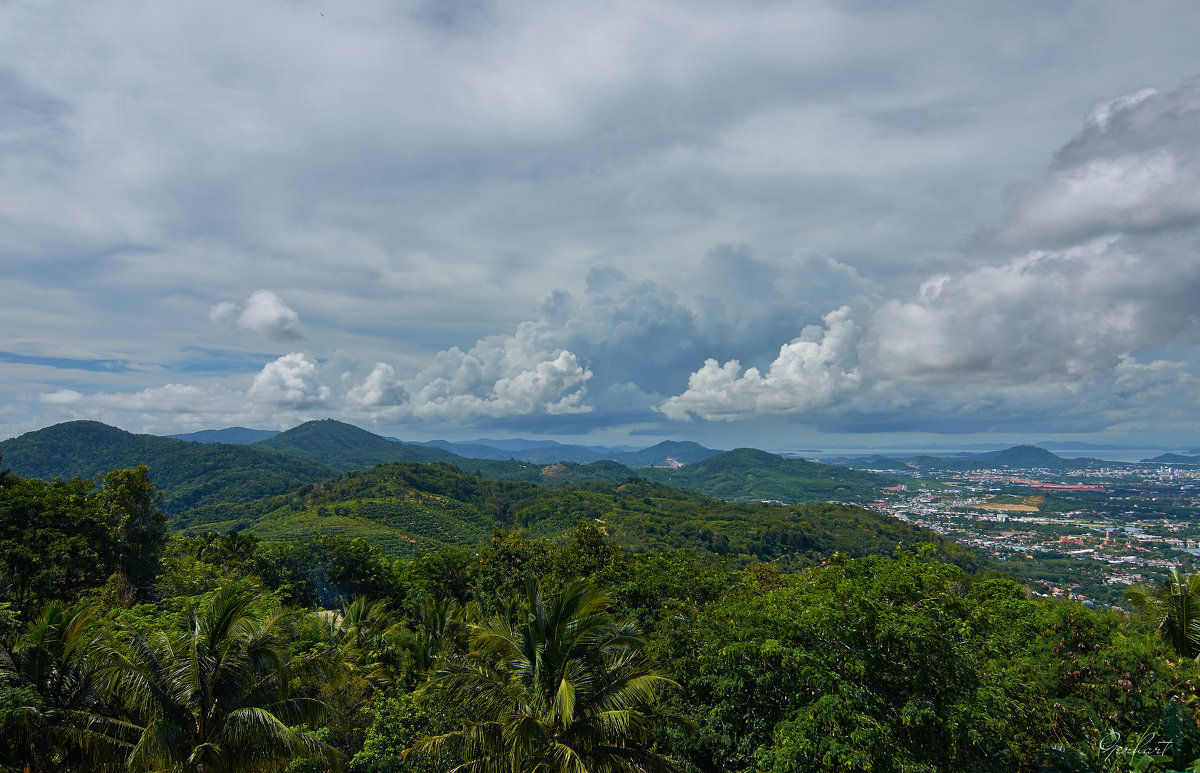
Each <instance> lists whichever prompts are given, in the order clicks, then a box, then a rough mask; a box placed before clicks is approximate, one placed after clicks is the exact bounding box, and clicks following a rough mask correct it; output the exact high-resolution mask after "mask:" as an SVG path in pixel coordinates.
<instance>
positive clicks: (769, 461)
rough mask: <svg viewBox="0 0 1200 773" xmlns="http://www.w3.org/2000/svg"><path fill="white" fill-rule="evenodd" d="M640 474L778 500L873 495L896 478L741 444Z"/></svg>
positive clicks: (729, 494)
mask: <svg viewBox="0 0 1200 773" xmlns="http://www.w3.org/2000/svg"><path fill="white" fill-rule="evenodd" d="M638 474H639V475H642V476H643V477H646V478H649V479H651V480H655V481H659V482H661V483H666V484H668V485H671V486H675V487H678V488H686V489H692V490H693V491H698V492H700V493H702V494H707V495H708V496H711V497H716V498H718V499H724V500H727V501H730V502H751V501H757V500H777V501H780V502H785V503H789V504H797V503H802V502H834V501H838V502H848V501H865V500H869V499H872V498H874V496H875V494H876V492H878V490H879V488H880V487H881V486H887V485H893V484H894V483H895V482H896V481H895V480H894V479H893V478H890V477H887V476H884V475H877V474H874V473H869V472H862V471H859V470H850V469H846V468H844V467H835V466H832V465H828V464H816V463H814V462H809V461H805V460H803V459H787V458H785V457H782V456H778V455H776V454H770V453H767V452H766V451H759V450H757V449H754V448H738V449H735V450H733V451H727V452H726V453H723V454H719V455H717V456H714V457H711V458H709V459H705V460H704V461H702V462H697V463H696V464H692V465H688V466H687V467H680V468H678V469H641V470H638Z"/></svg>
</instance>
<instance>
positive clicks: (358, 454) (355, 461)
mask: <svg viewBox="0 0 1200 773" xmlns="http://www.w3.org/2000/svg"><path fill="white" fill-rule="evenodd" d="M252 447H254V448H265V449H271V450H273V451H278V452H280V453H285V454H291V455H293V456H299V457H301V458H304V459H312V460H313V461H317V462H321V463H322V464H327V465H330V466H331V467H336V468H338V469H339V470H342V471H349V470H357V469H360V468H363V467H371V466H373V465H376V464H388V463H391V462H448V461H462V457H460V456H458V455H457V454H453V453H450V452H449V451H443V450H442V449H440V448H429V447H427V446H422V445H415V444H408V443H399V442H396V441H394V440H388V439H387V438H382V437H380V436H379V435H374V434H372V433H370V432H367V431H366V430H365V429H360V428H358V427H356V426H354V425H353V424H346V423H344V422H340V421H336V420H334V419H321V420H319V421H309V422H305V423H304V424H301V425H300V426H298V427H292V428H291V429H289V430H287V431H286V432H280V433H279V434H278V435H275V436H274V437H270V438H267V439H266V440H260V441H258V442H256V443H254V444H253V446H252Z"/></svg>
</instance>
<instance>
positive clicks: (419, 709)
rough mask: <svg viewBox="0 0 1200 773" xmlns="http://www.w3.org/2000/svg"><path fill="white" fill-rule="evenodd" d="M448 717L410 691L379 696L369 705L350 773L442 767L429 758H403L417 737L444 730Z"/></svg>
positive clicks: (432, 772) (426, 772)
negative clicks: (368, 719)
mask: <svg viewBox="0 0 1200 773" xmlns="http://www.w3.org/2000/svg"><path fill="white" fill-rule="evenodd" d="M447 723H448V719H447V718H446V717H444V716H442V715H439V714H438V713H436V712H435V710H434V709H433V708H432V707H430V706H426V705H422V704H418V703H417V702H416V701H414V700H413V696H412V695H411V694H410V693H393V694H388V695H383V696H379V697H378V698H376V700H375V701H374V703H373V704H372V706H371V726H370V727H369V728H368V729H367V733H366V739H365V740H364V742H363V747H362V751H360V752H358V753H357V754H356V755H354V759H353V760H351V761H350V771H351V773H409V772H410V771H411V773H437V772H438V771H441V770H444V767H442V766H441V765H438V764H436V763H435V762H432V761H429V760H416V759H411V760H402V759H401V758H400V755H401V754H402V753H403V752H404V750H405V749H408V748H409V747H410V746H412V745H413V743H414V742H416V740H417V739H418V738H421V737H423V736H429V735H434V734H437V733H442V732H445V731H446V730H447V729H449V726H448V724H447Z"/></svg>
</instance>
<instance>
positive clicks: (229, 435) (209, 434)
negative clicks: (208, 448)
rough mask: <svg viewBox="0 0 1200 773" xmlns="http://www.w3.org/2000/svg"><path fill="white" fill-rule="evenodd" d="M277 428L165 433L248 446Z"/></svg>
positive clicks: (273, 433) (200, 440) (228, 428)
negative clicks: (179, 433) (181, 433)
mask: <svg viewBox="0 0 1200 773" xmlns="http://www.w3.org/2000/svg"><path fill="white" fill-rule="evenodd" d="M278 434H279V430H277V429H247V428H246V427H226V428H225V429H202V430H200V431H199V432H188V433H185V434H183V435H167V437H170V438H175V439H176V440H187V441H189V442H192V443H229V444H231V445H235V446H248V445H250V444H251V443H257V442H258V441H260V440H266V439H267V438H271V437H275V436H276V435H278Z"/></svg>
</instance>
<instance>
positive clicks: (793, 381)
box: [659, 306, 860, 421]
mask: <svg viewBox="0 0 1200 773" xmlns="http://www.w3.org/2000/svg"><path fill="white" fill-rule="evenodd" d="M856 339H857V326H856V325H855V324H854V322H853V321H852V320H851V319H850V307H848V306H843V307H841V308H839V309H836V310H835V311H831V312H830V313H829V314H826V315H825V327H824V328H820V327H818V326H816V325H809V326H808V327H806V328H805V329H804V331H803V332H802V333H801V335H800V337H799V338H797V339H795V340H793V341H792V342H790V343H787V344H784V345H783V346H781V347H780V349H779V356H778V357H777V358H776V359H775V361H774V362H772V363H771V365H770V367H769V368H768V369H767V373H766V374H765V375H763V374H762V373H760V372H759V370H758V368H754V367H751V368H747V369H746V370H745V372H742V368H741V363H740V362H738V361H737V360H730V361H729V362H726V363H725V364H724V365H720V364H718V363H717V361H716V360H713V359H709V360H706V361H705V363H704V367H702V368H700V370H698V371H696V372H695V373H693V374H692V375H691V377H690V378H689V379H688V388H687V391H685V392H683V393H682V394H680V395H676V396H674V397H671V398H669V399H668V400H666V401H665V402H663V403H662V405H660V406H659V410H660V411H661V412H662V413H664V414H666V415H667V416H668V417H669V418H672V419H676V420H686V419H688V418H690V417H691V416H693V415H695V416H699V417H700V418H703V419H708V420H710V421H714V420H724V421H733V420H737V419H744V418H749V417H753V416H761V415H764V414H789V413H803V412H805V411H811V410H813V409H814V408H819V407H821V406H824V405H828V404H829V403H831V402H833V401H834V400H835V399H837V398H838V397H840V396H841V395H842V394H844V393H845V392H848V391H852V390H854V389H855V388H857V386H858V384H859V380H860V377H859V373H858V370H857V369H856V368H854V367H851V366H850V365H848V362H849V361H850V359H851V358H852V357H853V353H854V344H855V341H856Z"/></svg>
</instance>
